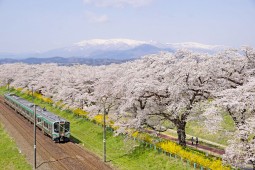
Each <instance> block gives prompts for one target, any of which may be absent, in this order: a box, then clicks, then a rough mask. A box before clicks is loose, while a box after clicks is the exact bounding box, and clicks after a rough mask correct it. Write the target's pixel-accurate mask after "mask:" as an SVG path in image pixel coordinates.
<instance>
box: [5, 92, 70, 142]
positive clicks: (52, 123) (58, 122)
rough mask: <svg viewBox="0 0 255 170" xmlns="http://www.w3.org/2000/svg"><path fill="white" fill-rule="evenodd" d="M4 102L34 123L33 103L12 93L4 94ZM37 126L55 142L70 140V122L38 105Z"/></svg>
mask: <svg viewBox="0 0 255 170" xmlns="http://www.w3.org/2000/svg"><path fill="white" fill-rule="evenodd" d="M4 102H5V103H6V104H7V105H9V106H10V107H11V108H13V109H14V110H15V111H16V112H18V113H19V114H21V115H22V116H23V117H25V118H26V119H28V120H29V121H30V122H31V123H34V112H35V109H34V104H33V103H31V102H29V101H27V100H25V99H23V98H21V97H19V96H16V95H15V94H10V93H6V94H4ZM36 126H37V127H38V128H39V129H40V130H41V131H42V132H43V134H45V135H47V136H49V137H51V138H52V140H53V141H55V142H68V141H69V140H70V136H71V133H70V122H69V121H67V120H66V119H64V118H61V117H59V116H57V115H55V114H53V113H51V112H49V111H47V110H46V109H45V108H41V107H40V106H36Z"/></svg>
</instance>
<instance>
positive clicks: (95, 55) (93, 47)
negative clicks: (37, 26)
mask: <svg viewBox="0 0 255 170" xmlns="http://www.w3.org/2000/svg"><path fill="white" fill-rule="evenodd" d="M182 48H186V49H189V50H192V51H196V52H206V53H215V52H217V51H219V50H221V49H223V48H224V46H219V45H205V44H199V43H194V42H186V43H160V42H156V41H137V40H131V39H92V40H84V41H81V42H78V43H74V44H73V45H70V46H69V47H64V48H59V49H53V50H50V51H46V52H42V53H34V54H25V55H22V54H15V55H14V54H8V55H1V53H0V58H19V59H20V58H33V61H34V58H54V57H55V58H56V57H60V58H70V57H71V58H80V59H89V60H91V59H95V60H98V59H104V60H105V59H110V60H125V61H126V60H130V59H131V60H132V59H136V58H139V57H141V56H144V55H147V54H154V53H158V52H160V51H168V52H175V51H176V50H178V49H182ZM9 56H11V57H9ZM31 60H32V59H31ZM26 61H27V60H26ZM47 61H48V60H47ZM0 63H1V62H0Z"/></svg>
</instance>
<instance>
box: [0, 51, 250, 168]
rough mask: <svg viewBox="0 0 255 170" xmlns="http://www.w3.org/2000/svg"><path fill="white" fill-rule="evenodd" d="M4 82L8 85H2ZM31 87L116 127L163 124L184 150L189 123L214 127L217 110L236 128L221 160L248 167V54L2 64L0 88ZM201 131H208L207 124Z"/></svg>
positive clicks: (159, 127) (157, 127)
mask: <svg viewBox="0 0 255 170" xmlns="http://www.w3.org/2000/svg"><path fill="white" fill-rule="evenodd" d="M10 80H11V81H10ZM10 82H11V86H13V87H16V88H19V87H21V88H23V89H28V90H31V89H32V87H33V88H34V89H35V90H37V91H40V92H41V93H42V94H43V95H45V96H47V97H50V98H52V100H53V101H62V102H63V103H64V104H66V107H80V108H81V109H84V110H87V111H89V112H90V116H91V117H93V116H95V115H96V114H99V113H102V112H105V113H108V115H109V117H110V119H111V120H113V121H114V122H115V124H116V125H117V126H118V127H119V129H118V132H119V133H125V131H126V129H128V128H136V129H140V130H143V129H145V128H152V129H155V130H157V131H163V130H166V129H167V128H168V126H167V123H166V122H171V123H172V124H174V125H175V126H176V128H177V134H178V140H179V144H180V145H183V146H185V145H186V132H185V127H186V124H187V122H188V121H189V120H191V119H194V118H198V117H204V118H205V121H206V124H207V127H211V128H209V130H210V129H212V130H214V129H217V128H215V127H218V125H219V123H220V122H221V121H222V118H221V116H222V115H221V113H222V110H224V111H225V112H227V113H228V114H229V115H230V116H231V118H232V119H233V121H234V122H235V126H236V136H235V137H234V138H233V140H231V141H230V145H229V147H228V148H227V149H226V155H225V156H224V159H225V160H226V161H227V162H228V163H231V164H232V165H234V166H239V167H240V166H243V165H244V164H247V163H252V164H253V165H254V168H255V149H254V148H255V137H254V136H255V133H254V132H255V115H254V111H255V107H254V97H255V50H254V49H253V48H249V47H244V48H242V49H241V50H236V49H228V50H225V51H223V52H220V53H218V54H215V55H208V54H199V53H193V52H190V51H186V50H179V51H177V52H176V53H174V54H172V53H165V52H161V53H160V54H155V55H149V56H145V57H143V58H142V59H139V60H135V61H132V62H127V63H124V64H112V65H109V66H97V67H92V66H86V65H73V66H58V65H56V64H41V65H27V64H4V65H1V69H0V85H6V84H7V83H10ZM208 125H209V126H208Z"/></svg>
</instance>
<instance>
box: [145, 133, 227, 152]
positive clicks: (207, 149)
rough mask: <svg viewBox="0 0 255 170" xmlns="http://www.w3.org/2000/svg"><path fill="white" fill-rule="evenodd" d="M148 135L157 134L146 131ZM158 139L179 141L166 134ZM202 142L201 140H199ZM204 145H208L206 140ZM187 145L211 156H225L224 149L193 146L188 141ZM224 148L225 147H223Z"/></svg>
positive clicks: (159, 135)
mask: <svg viewBox="0 0 255 170" xmlns="http://www.w3.org/2000/svg"><path fill="white" fill-rule="evenodd" d="M145 131H146V132H147V133H151V134H152V133H155V131H153V130H145ZM157 136H158V137H160V138H162V139H167V140H171V141H175V142H178V139H177V138H176V137H174V136H171V135H166V134H162V133H160V134H158V135H157ZM199 140H200V139H199ZM202 141H203V142H204V143H207V142H206V140H204V139H203V140H202ZM212 143H213V142H210V143H209V144H212ZM186 144H187V146H189V147H192V148H196V149H197V150H201V151H204V152H206V153H208V154H211V155H215V156H222V155H223V154H225V150H224V149H219V148H214V147H209V146H206V145H203V144H198V145H197V146H196V145H195V144H194V145H192V143H191V142H190V141H186ZM215 144H216V146H221V145H220V144H217V143H215ZM222 146H223V147H224V148H225V146H224V145H222Z"/></svg>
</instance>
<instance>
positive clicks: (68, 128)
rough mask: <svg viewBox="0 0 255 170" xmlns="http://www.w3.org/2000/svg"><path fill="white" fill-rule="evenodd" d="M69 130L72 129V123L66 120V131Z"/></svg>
mask: <svg viewBox="0 0 255 170" xmlns="http://www.w3.org/2000/svg"><path fill="white" fill-rule="evenodd" d="M69 130H70V123H69V122H66V123H65V132H69Z"/></svg>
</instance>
